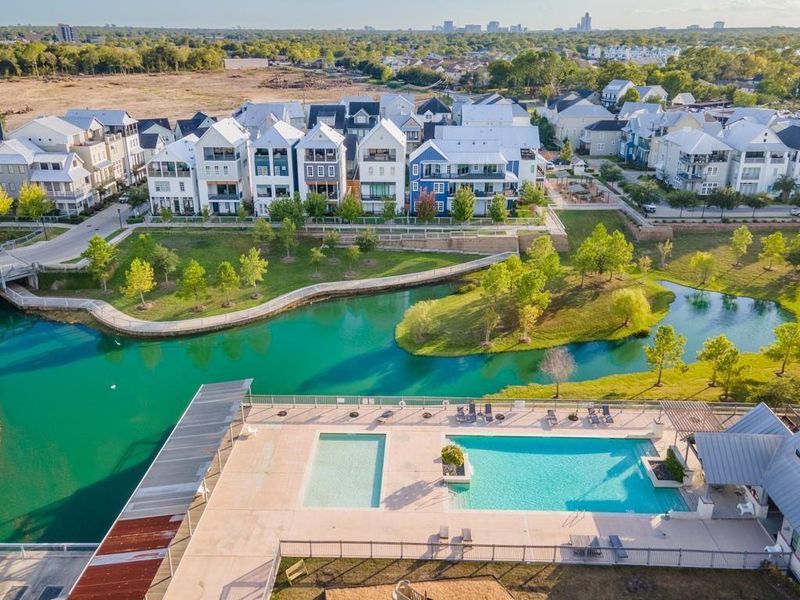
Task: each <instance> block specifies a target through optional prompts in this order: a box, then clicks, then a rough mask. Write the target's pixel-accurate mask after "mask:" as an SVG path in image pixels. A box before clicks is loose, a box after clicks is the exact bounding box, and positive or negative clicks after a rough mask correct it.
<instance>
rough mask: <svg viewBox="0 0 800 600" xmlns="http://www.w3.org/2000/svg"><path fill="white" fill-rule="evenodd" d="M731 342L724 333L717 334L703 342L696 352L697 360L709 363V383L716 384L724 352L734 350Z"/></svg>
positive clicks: (734, 347)
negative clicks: (700, 348)
mask: <svg viewBox="0 0 800 600" xmlns="http://www.w3.org/2000/svg"><path fill="white" fill-rule="evenodd" d="M735 349H736V346H734V344H733V342H731V341H730V340H729V339H728V338H727V337H726V336H725V335H724V334H723V335H718V336H717V337H714V338H709V339H707V340H706V341H705V342H704V343H703V348H702V350H700V352H698V353H697V360H701V361H703V362H708V363H710V364H711V385H712V386H715V385H717V375H718V374H719V369H720V365H721V364H722V361H723V360H724V357H725V354H726V353H727V352H729V351H731V350H735Z"/></svg>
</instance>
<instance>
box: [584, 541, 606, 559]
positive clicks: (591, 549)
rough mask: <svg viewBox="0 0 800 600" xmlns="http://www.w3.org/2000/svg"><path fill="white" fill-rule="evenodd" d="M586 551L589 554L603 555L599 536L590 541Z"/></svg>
mask: <svg viewBox="0 0 800 600" xmlns="http://www.w3.org/2000/svg"><path fill="white" fill-rule="evenodd" d="M586 553H587V554H588V555H589V556H602V555H603V550H602V549H601V548H600V540H599V539H598V537H597V536H594V537H593V538H592V541H591V542H589V545H588V546H587V547H586Z"/></svg>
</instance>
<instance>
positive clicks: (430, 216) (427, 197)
mask: <svg viewBox="0 0 800 600" xmlns="http://www.w3.org/2000/svg"><path fill="white" fill-rule="evenodd" d="M414 208H415V209H416V211H417V219H419V220H420V221H422V222H423V223H431V222H433V220H434V219H435V218H436V214H437V213H438V212H439V209H438V207H437V204H436V196H434V194H433V192H422V193H420V195H419V198H418V199H417V201H416V203H415V205H414Z"/></svg>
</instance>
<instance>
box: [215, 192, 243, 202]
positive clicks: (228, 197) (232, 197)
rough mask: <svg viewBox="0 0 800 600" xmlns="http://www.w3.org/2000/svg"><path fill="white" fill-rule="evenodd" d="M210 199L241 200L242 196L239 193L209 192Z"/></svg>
mask: <svg viewBox="0 0 800 600" xmlns="http://www.w3.org/2000/svg"><path fill="white" fill-rule="evenodd" d="M208 199H209V200H227V201H229V202H230V201H231V200H239V199H240V198H239V196H238V195H237V194H209V195H208Z"/></svg>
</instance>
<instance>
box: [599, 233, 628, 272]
mask: <svg viewBox="0 0 800 600" xmlns="http://www.w3.org/2000/svg"><path fill="white" fill-rule="evenodd" d="M605 254H606V259H605V262H606V266H607V267H608V280H609V281H611V279H612V278H613V277H614V273H615V272H619V271H622V270H624V269H625V268H626V267H627V266H628V265H629V264H630V263H631V260H633V244H632V243H631V242H629V241H628V240H626V239H625V234H624V233H622V232H621V231H620V230H619V229H617V230H616V231H614V233H612V234H611V237H610V238H609V240H608V244H607V246H606V248H605Z"/></svg>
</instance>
